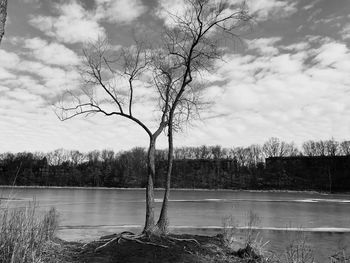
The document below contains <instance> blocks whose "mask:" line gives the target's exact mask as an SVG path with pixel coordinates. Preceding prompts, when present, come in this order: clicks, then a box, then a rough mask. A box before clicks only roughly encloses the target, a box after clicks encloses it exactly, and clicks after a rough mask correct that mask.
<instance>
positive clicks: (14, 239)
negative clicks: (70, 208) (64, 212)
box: [0, 202, 58, 263]
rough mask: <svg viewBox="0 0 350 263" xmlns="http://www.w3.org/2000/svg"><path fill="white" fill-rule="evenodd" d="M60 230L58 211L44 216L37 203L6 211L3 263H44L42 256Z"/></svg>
mask: <svg viewBox="0 0 350 263" xmlns="http://www.w3.org/2000/svg"><path fill="white" fill-rule="evenodd" d="M57 227H58V214H57V212H56V210H55V208H51V209H50V210H49V211H47V212H46V213H40V212H38V211H37V207H36V205H35V203H34V202H31V203H29V204H28V205H27V206H25V207H21V208H10V207H9V206H5V207H3V208H2V209H1V211H0V229H1V232H0V262H6V263H40V262H43V261H42V254H43V252H44V250H45V248H46V244H47V242H49V241H51V240H52V239H53V238H54V236H55V233H56V230H57Z"/></svg>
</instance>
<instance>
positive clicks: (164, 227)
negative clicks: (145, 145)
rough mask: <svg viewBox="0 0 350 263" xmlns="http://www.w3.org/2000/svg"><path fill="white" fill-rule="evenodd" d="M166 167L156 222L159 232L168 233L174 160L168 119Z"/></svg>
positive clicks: (171, 128) (171, 134)
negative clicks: (160, 205) (162, 195)
mask: <svg viewBox="0 0 350 263" xmlns="http://www.w3.org/2000/svg"><path fill="white" fill-rule="evenodd" d="M168 147H169V150H168V169H167V176H166V185H165V191H164V197H163V204H162V210H161V212H160V216H159V219H158V222H157V228H158V231H159V232H160V233H161V234H164V235H165V234H167V233H168V227H169V218H168V204H169V195H170V182H171V172H172V168H173V160H174V146H173V126H172V120H170V121H169V126H168Z"/></svg>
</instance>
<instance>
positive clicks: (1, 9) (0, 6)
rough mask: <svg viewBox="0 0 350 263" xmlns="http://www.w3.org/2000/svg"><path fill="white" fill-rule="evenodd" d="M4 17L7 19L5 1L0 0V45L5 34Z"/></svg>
mask: <svg viewBox="0 0 350 263" xmlns="http://www.w3.org/2000/svg"><path fill="white" fill-rule="evenodd" d="M6 17H7V0H0V43H1V40H2V37H3V36H4V33H5V23H6Z"/></svg>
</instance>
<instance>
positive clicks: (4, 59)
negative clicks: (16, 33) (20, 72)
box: [0, 49, 20, 68]
mask: <svg viewBox="0 0 350 263" xmlns="http://www.w3.org/2000/svg"><path fill="white" fill-rule="evenodd" d="M19 61H20V58H19V56H18V55H17V54H15V53H12V52H8V51H5V50H2V49H0V67H5V68H13V67H15V66H16V65H17V64H18V62H19Z"/></svg>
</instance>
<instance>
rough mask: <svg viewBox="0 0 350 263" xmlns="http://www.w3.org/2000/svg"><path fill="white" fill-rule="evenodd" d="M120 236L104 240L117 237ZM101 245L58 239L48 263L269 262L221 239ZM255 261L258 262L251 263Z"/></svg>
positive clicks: (177, 238)
mask: <svg viewBox="0 0 350 263" xmlns="http://www.w3.org/2000/svg"><path fill="white" fill-rule="evenodd" d="M113 237H116V236H108V237H102V238H101V239H105V238H113ZM101 244H102V243H101V242H98V241H97V242H91V243H88V244H84V243H78V242H66V241H63V240H60V239H56V240H54V241H52V242H50V243H49V244H48V247H47V248H48V249H47V251H46V254H45V257H44V262H45V263H54V262H55V263H112V262H123V263H147V262H152V263H199V262H200V263H214V262H216V263H221V262H222V263H223V262H232V263H243V262H267V261H266V260H265V259H263V257H262V256H259V255H257V254H256V253H255V252H254V250H253V249H250V247H246V248H244V249H238V250H236V251H234V250H232V249H229V248H228V247H227V246H225V244H224V242H223V238H222V236H220V235H217V236H212V237H210V236H199V235H171V236H169V238H159V237H158V238H156V237H153V238H151V239H144V238H140V239H137V240H131V239H130V240H126V239H120V240H115V241H114V242H112V243H110V244H108V245H107V246H105V247H102V248H100V249H98V247H101ZM249 260H254V261H249Z"/></svg>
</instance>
